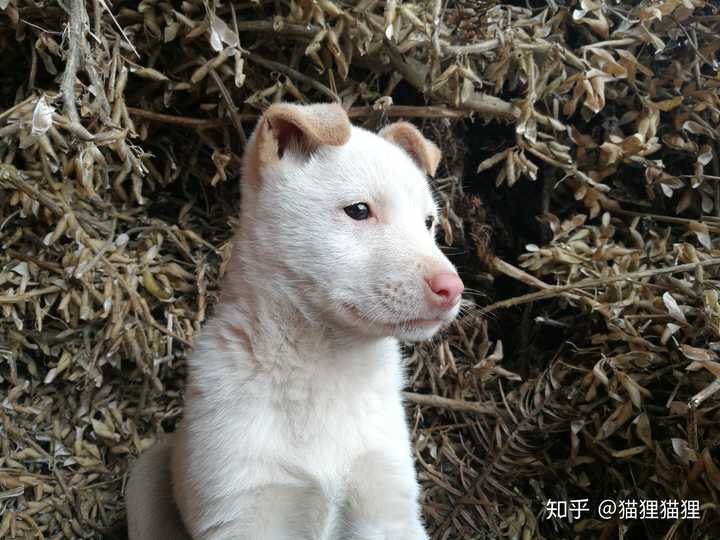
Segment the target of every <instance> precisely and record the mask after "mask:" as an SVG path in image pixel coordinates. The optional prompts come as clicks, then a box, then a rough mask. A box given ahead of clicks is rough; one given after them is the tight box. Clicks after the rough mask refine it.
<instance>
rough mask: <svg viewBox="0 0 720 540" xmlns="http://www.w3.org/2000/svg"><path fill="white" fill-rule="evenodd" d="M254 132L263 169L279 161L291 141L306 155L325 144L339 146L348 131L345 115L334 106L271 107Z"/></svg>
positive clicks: (341, 109) (280, 105) (340, 109)
mask: <svg viewBox="0 0 720 540" xmlns="http://www.w3.org/2000/svg"><path fill="white" fill-rule="evenodd" d="M256 129H257V152H258V158H259V161H260V164H261V165H265V166H267V165H270V164H272V163H273V162H275V161H277V160H278V159H280V157H282V153H283V152H284V151H285V149H286V148H287V146H288V145H289V144H290V143H291V142H295V143H296V144H297V145H298V146H299V147H300V148H302V149H303V150H304V151H308V152H309V151H312V150H313V149H314V148H317V147H318V146H321V145H325V144H326V145H330V146H341V145H343V144H345V143H346V142H347V141H348V140H349V139H350V131H351V130H350V120H349V118H348V116H347V113H346V112H345V110H344V109H343V108H342V107H341V106H340V105H338V104H336V103H318V104H315V105H295V104H291V103H278V104H275V105H271V106H270V107H269V108H268V109H267V111H265V114H263V116H262V118H261V119H260V122H259V123H258V127H257V128H256Z"/></svg>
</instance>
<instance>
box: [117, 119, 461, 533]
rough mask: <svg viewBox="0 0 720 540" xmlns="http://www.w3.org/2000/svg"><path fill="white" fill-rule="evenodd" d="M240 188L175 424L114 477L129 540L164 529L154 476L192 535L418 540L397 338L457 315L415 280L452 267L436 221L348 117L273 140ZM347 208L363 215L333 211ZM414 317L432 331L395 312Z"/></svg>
mask: <svg viewBox="0 0 720 540" xmlns="http://www.w3.org/2000/svg"><path fill="white" fill-rule="evenodd" d="M252 144H253V141H252V140H251V143H250V148H252ZM246 159H247V158H246ZM257 180H258V182H252V181H250V180H246V179H244V181H243V204H242V213H241V229H240V231H239V233H238V235H237V238H236V245H235V252H234V255H233V259H232V260H231V262H230V264H229V265H228V273H227V276H226V278H225V280H226V281H225V285H224V287H223V293H222V296H221V300H220V302H219V304H218V306H217V308H216V311H215V314H214V316H213V318H212V319H211V320H210V321H209V322H208V323H207V325H206V326H205V329H204V332H203V335H202V337H201V338H200V339H199V340H198V342H197V344H196V348H195V351H194V352H193V354H192V356H191V357H190V359H189V361H188V362H189V376H188V388H187V395H186V409H185V416H184V418H183V420H182V422H181V425H180V428H179V430H178V432H177V433H176V434H175V435H173V436H172V442H171V443H170V444H167V445H165V446H162V447H160V449H158V450H155V452H154V454H153V453H152V452H150V453H146V454H144V455H143V456H142V457H141V458H140V460H139V462H138V464H136V466H135V467H134V469H133V472H132V473H131V480H130V483H129V486H128V490H127V497H128V501H129V502H128V520H129V532H130V539H131V540H157V539H158V538H161V536H157V534H158V533H157V527H158V525H157V523H160V522H162V523H174V524H175V525H177V524H179V523H180V522H181V521H180V517H179V516H177V515H176V514H175V515H174V516H168V515H164V514H166V513H167V512H170V511H174V510H173V507H172V505H160V504H159V502H160V501H159V500H158V499H157V497H156V495H153V494H155V493H158V492H162V491H163V489H161V488H159V487H158V486H157V484H158V483H163V484H165V485H167V483H168V482H169V481H170V480H169V477H170V476H172V490H173V493H174V502H175V504H176V505H177V508H178V509H179V514H180V515H181V516H182V517H181V519H182V522H183V523H184V525H185V527H186V529H187V531H188V532H189V536H191V537H192V538H193V539H198V540H199V539H213V540H220V539H240V540H250V539H252V540H311V539H312V540H424V539H427V538H428V536H427V534H426V532H425V531H424V528H423V526H422V524H421V519H420V507H419V503H418V496H419V487H418V484H417V481H416V478H415V471H414V468H413V455H412V448H411V443H410V438H409V432H408V427H407V423H406V419H405V413H404V410H403V406H402V402H401V397H400V391H401V389H402V387H403V385H404V383H403V369H402V366H401V357H400V353H399V346H398V338H400V339H407V340H419V339H427V338H429V337H430V336H431V335H432V334H434V333H435V332H436V331H437V330H438V328H439V327H440V326H441V325H442V324H445V323H447V322H449V321H451V320H452V319H453V318H454V317H455V316H456V314H457V306H454V307H453V308H451V309H450V310H448V311H446V312H438V311H437V310H434V309H433V308H432V307H430V305H429V304H428V302H427V301H426V296H427V291H426V286H425V284H424V281H423V280H424V278H425V277H426V276H428V275H431V274H432V273H438V272H454V271H455V270H454V268H453V267H452V265H451V263H450V262H449V261H448V260H447V258H446V257H445V256H444V255H443V254H442V253H441V251H440V250H439V248H438V247H437V245H436V244H435V240H434V235H433V231H428V230H427V229H426V228H425V220H426V217H427V216H428V215H435V214H436V208H435V204H434V202H433V199H432V196H431V193H430V190H429V187H428V184H427V180H426V178H425V176H424V175H423V173H422V172H421V171H420V169H419V168H418V166H417V165H416V164H415V163H414V162H413V161H412V159H411V158H410V157H409V156H408V155H407V154H406V153H405V152H404V151H403V150H401V149H400V148H399V147H398V146H395V145H394V144H392V143H390V142H388V141H386V140H384V139H382V138H381V137H379V136H377V135H375V134H373V133H370V132H368V131H365V130H363V129H360V128H357V127H353V128H352V134H351V138H350V140H349V141H348V142H347V143H346V144H344V145H342V146H321V147H320V148H319V149H317V151H316V152H314V153H312V155H311V156H310V157H309V158H308V156H306V155H303V154H302V152H301V151H300V150H299V149H295V148H291V149H290V150H289V151H287V152H285V153H284V154H283V156H282V159H279V160H278V161H277V163H275V164H274V165H272V166H270V167H267V168H265V169H263V170H261V171H260V172H259V179H257ZM357 202H367V203H368V204H369V205H370V207H371V209H372V211H373V213H374V215H375V217H374V218H371V219H368V220H365V221H355V220H352V219H351V218H350V217H348V216H347V215H346V213H345V212H344V211H343V208H344V207H345V206H347V205H350V204H353V203H357ZM417 319H426V320H427V319H437V320H438V323H437V324H423V325H417V324H413V323H408V322H407V321H412V320H417ZM170 459H171V462H172V466H171V473H170V474H168V472H167V462H168V461H169V460H170ZM152 470H155V471H156V472H155V473H151V472H150V471H152ZM163 471H164V472H163ZM170 537H172V538H181V537H180V536H169V537H168V538H170Z"/></svg>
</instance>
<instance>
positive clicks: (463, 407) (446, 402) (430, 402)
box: [402, 392, 497, 416]
mask: <svg viewBox="0 0 720 540" xmlns="http://www.w3.org/2000/svg"><path fill="white" fill-rule="evenodd" d="M402 396H403V398H404V399H405V400H407V401H409V402H410V403H414V404H415V405H423V406H426V407H435V408H436V409H448V410H451V411H459V412H471V413H477V414H489V415H493V416H497V407H495V405H494V404H487V403H478V402H476V401H462V400H460V399H450V398H446V397H442V396H435V395H432V394H416V393H415V392H403V393H402Z"/></svg>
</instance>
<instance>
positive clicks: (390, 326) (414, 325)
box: [343, 304, 450, 333]
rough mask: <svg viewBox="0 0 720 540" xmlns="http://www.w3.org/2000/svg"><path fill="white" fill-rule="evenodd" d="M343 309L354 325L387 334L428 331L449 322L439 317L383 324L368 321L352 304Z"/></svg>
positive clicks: (345, 305)
mask: <svg viewBox="0 0 720 540" xmlns="http://www.w3.org/2000/svg"><path fill="white" fill-rule="evenodd" d="M343 309H344V310H345V312H346V313H347V314H348V315H349V318H350V319H351V320H352V321H353V322H354V323H355V324H358V325H365V326H368V327H370V328H373V329H376V330H381V331H385V332H388V333H394V332H396V331H398V330H409V329H422V330H429V329H432V328H434V327H436V326H441V325H443V324H447V323H449V322H450V321H448V320H445V319H443V318H440V317H438V318H434V319H406V320H401V321H397V322H385V321H381V320H373V319H369V318H368V317H367V316H365V315H364V313H363V312H362V311H361V310H360V309H358V308H357V307H356V306H354V305H352V304H343Z"/></svg>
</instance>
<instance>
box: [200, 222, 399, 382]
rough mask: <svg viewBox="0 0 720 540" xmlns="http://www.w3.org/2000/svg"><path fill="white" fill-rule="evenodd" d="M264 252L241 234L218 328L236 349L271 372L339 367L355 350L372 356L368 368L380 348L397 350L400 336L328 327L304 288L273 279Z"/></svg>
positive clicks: (236, 243)
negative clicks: (297, 366) (286, 368)
mask: <svg viewBox="0 0 720 540" xmlns="http://www.w3.org/2000/svg"><path fill="white" fill-rule="evenodd" d="M263 249H266V247H265V246H260V245H258V244H257V242H255V241H254V239H252V238H248V237H247V236H243V235H238V237H237V239H236V241H235V246H234V254H233V256H232V260H231V261H230V263H229V264H228V273H227V275H226V277H225V283H224V285H223V290H222V293H221V298H220V302H219V303H218V306H219V310H218V313H217V314H216V324H215V325H214V326H215V328H216V330H217V331H219V332H220V333H222V334H224V335H226V336H230V343H229V347H230V348H231V349H234V350H237V349H238V346H239V347H240V348H241V349H242V350H243V351H244V352H246V353H247V354H248V355H250V356H252V357H253V360H254V362H255V363H257V364H259V365H262V366H263V367H264V368H268V369H270V368H280V369H281V368H282V367H283V366H288V365H290V367H293V364H296V363H307V364H312V363H322V362H325V363H337V359H338V358H340V359H341V358H346V357H348V351H353V355H355V354H357V355H361V356H364V357H365V358H367V360H366V362H363V364H364V365H363V366H362V369H365V370H367V369H368V367H371V366H370V365H369V364H370V363H371V362H373V357H376V356H377V352H376V351H377V350H379V349H382V348H383V347H387V346H394V347H396V346H397V342H396V340H395V339H394V338H387V337H374V336H366V335H362V334H358V333H354V332H352V331H351V330H349V329H345V328H342V327H340V326H337V325H332V324H326V323H324V322H323V321H322V320H321V318H320V316H319V315H318V314H317V313H315V312H314V311H313V309H312V308H310V307H309V305H308V303H307V302H306V301H305V299H304V298H303V297H301V296H300V294H301V291H302V287H297V286H292V285H290V284H288V283H287V281H284V278H287V276H284V277H283V278H279V279H273V277H274V273H275V272H278V269H276V268H275V269H273V268H269V267H267V266H266V265H265V264H263V261H264V260H266V259H267V257H265V256H263V253H262V250H263ZM284 271H287V269H284ZM343 363H349V362H343ZM318 367H320V366H318ZM322 367H330V368H332V366H322ZM337 367H340V366H337Z"/></svg>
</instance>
